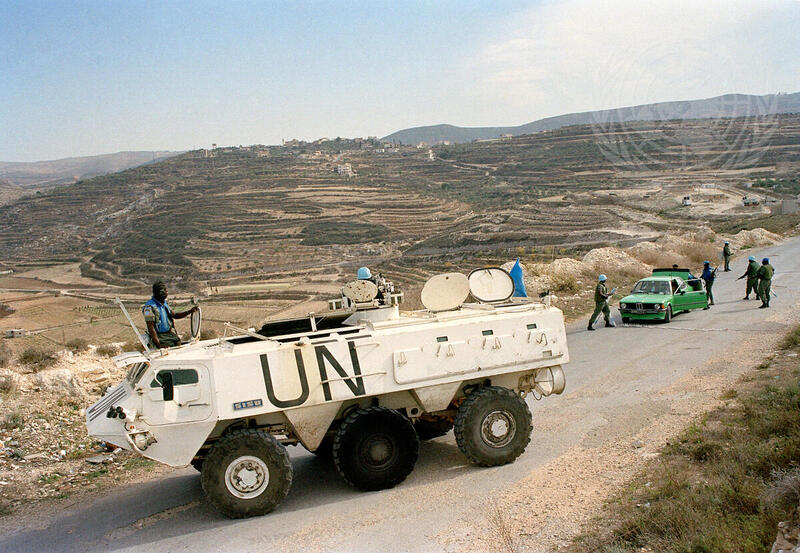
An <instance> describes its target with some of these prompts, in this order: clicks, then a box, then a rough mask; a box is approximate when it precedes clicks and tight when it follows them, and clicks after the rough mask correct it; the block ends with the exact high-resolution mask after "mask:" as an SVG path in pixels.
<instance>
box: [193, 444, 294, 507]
mask: <svg viewBox="0 0 800 553" xmlns="http://www.w3.org/2000/svg"><path fill="white" fill-rule="evenodd" d="M200 483H201V484H202V486H203V491H204V492H205V494H206V497H208V499H209V501H210V502H211V504H212V505H214V507H216V508H217V509H218V510H219V511H221V512H222V513H223V514H225V515H227V516H228V517H231V518H244V517H251V516H258V515H263V514H266V513H269V512H270V511H272V510H273V509H275V507H277V506H278V505H279V504H280V503H281V501H283V500H284V498H285V497H286V494H288V493H289V488H291V487H292V464H291V463H290V462H289V454H288V453H287V452H286V448H285V447H283V446H282V445H281V444H280V443H279V442H278V440H276V439H275V438H274V437H273V436H271V435H270V434H269V433H268V432H265V431H263V430H257V429H253V428H248V429H242V430H235V431H233V432H231V433H230V434H227V435H225V436H223V437H222V438H220V440H218V441H217V442H216V443H215V444H214V447H212V448H211V450H210V451H209V452H208V455H206V458H205V460H204V461H203V465H202V471H201V472H200Z"/></svg>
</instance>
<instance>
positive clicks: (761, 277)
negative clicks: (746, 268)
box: [756, 257, 775, 309]
mask: <svg viewBox="0 0 800 553" xmlns="http://www.w3.org/2000/svg"><path fill="white" fill-rule="evenodd" d="M774 274H775V268H774V267H773V266H772V265H770V264H769V258H768V257H765V258H764V259H762V260H761V267H759V268H758V272H757V273H756V276H757V277H758V297H759V298H761V305H759V306H758V308H759V309H764V308H765V307H769V295H770V293H772V276H773V275H774Z"/></svg>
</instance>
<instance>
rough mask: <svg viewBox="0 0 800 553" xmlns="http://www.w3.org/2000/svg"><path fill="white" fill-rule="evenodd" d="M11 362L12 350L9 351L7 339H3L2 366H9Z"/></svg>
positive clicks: (0, 364)
mask: <svg viewBox="0 0 800 553" xmlns="http://www.w3.org/2000/svg"><path fill="white" fill-rule="evenodd" d="M10 362H11V351H9V349H8V345H7V344H6V342H5V340H3V341H2V342H0V367H7V366H8V364H9V363H10Z"/></svg>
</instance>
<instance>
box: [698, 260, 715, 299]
mask: <svg viewBox="0 0 800 553" xmlns="http://www.w3.org/2000/svg"><path fill="white" fill-rule="evenodd" d="M717 269H718V267H714V268H713V269H712V268H711V263H709V262H708V261H703V274H702V275H700V278H702V279H703V280H704V281H705V283H706V295H707V296H708V306H712V305H714V294H713V293H712V292H711V287H712V286H714V279H716V278H717ZM704 309H708V307H705V308H704Z"/></svg>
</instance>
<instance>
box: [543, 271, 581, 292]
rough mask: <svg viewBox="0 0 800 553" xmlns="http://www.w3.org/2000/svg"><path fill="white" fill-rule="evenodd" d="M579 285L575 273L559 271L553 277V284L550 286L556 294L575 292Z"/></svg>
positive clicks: (578, 289) (577, 290)
mask: <svg viewBox="0 0 800 553" xmlns="http://www.w3.org/2000/svg"><path fill="white" fill-rule="evenodd" d="M580 289H581V287H580V285H579V284H578V279H577V278H575V275H570V274H566V273H559V274H557V275H556V276H554V277H553V285H552V286H551V287H550V291H551V292H555V293H556V294H568V295H573V294H577V293H578V292H579V291H580Z"/></svg>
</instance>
